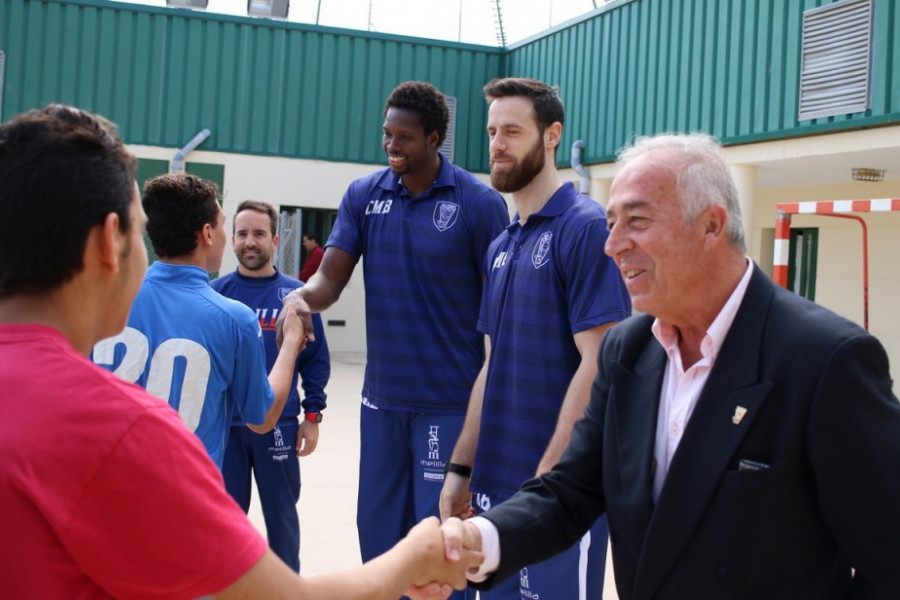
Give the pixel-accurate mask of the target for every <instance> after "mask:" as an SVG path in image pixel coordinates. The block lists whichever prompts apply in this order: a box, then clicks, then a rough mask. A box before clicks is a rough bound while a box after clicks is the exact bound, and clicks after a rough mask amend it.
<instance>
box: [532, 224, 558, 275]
mask: <svg viewBox="0 0 900 600" xmlns="http://www.w3.org/2000/svg"><path fill="white" fill-rule="evenodd" d="M552 239H553V233H551V232H549V231H547V232H544V233H543V234H541V237H540V238H538V241H537V243H536V244H535V245H534V250H532V252H531V264H533V265H534V268H535V269H540V268H541V267H543V266H544V265H546V264H547V263H548V262H550V240H552Z"/></svg>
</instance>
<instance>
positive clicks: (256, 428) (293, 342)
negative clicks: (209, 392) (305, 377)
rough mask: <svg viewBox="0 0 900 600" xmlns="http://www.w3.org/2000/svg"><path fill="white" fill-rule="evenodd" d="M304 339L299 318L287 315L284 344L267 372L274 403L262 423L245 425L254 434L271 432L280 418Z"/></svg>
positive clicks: (304, 342)
mask: <svg viewBox="0 0 900 600" xmlns="http://www.w3.org/2000/svg"><path fill="white" fill-rule="evenodd" d="M305 344H306V339H305V338H304V337H303V325H302V323H301V321H300V318H299V317H298V316H297V315H295V314H292V315H289V316H288V318H287V319H285V321H284V343H283V344H282V345H281V348H280V349H279V350H278V357H277V358H276V359H275V364H273V365H272V370H271V371H269V385H270V386H271V387H272V391H273V392H274V393H275V401H274V402H273V403H272V406H271V407H269V410H268V411H267V412H266V418H265V420H264V421H263V422H262V423H247V427H249V428H250V430H251V431H253V432H255V433H267V432H269V431H272V429H273V428H274V427H275V425H277V424H278V419H280V418H281V412H282V411H283V410H284V405H285V403H286V402H287V398H288V395H289V394H290V392H291V382H292V381H293V380H294V364H295V363H296V362H297V354H299V353H300V351H301V350H302V349H303V346H304V345H305Z"/></svg>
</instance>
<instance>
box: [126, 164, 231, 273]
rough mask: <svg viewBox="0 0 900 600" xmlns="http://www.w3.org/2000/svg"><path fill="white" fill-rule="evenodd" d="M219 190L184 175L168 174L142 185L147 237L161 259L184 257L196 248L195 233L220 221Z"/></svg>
mask: <svg viewBox="0 0 900 600" xmlns="http://www.w3.org/2000/svg"><path fill="white" fill-rule="evenodd" d="M218 191H219V190H218V187H217V186H216V184H215V183H214V182H212V181H207V180H205V179H201V178H200V177H197V176H196V175H190V174H187V173H170V174H167V175H160V176H159V177H154V178H153V179H150V180H148V181H147V182H146V183H145V184H144V198H143V202H144V212H145V213H147V235H149V236H150V241H151V242H152V243H153V251H154V252H156V253H157V254H158V255H159V257H160V258H177V257H180V256H187V255H188V254H190V253H191V252H193V251H194V250H195V249H196V248H197V232H198V231H200V230H201V229H203V226H204V225H206V224H207V223H209V224H210V225H212V226H213V227H215V226H216V223H217V221H218V218H219V203H218V201H217V197H218Z"/></svg>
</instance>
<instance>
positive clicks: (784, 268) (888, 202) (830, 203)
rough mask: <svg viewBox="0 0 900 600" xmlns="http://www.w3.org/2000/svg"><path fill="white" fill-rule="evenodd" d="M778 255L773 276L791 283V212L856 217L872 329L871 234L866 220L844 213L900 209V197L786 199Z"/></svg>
mask: <svg viewBox="0 0 900 600" xmlns="http://www.w3.org/2000/svg"><path fill="white" fill-rule="evenodd" d="M775 208H776V210H777V216H776V218H775V256H774V258H773V261H772V266H773V269H772V279H774V280H775V283H777V284H778V285H780V286H782V287H788V263H789V262H790V243H791V215H804V214H806V215H819V216H823V217H841V218H844V219H853V220H855V221H857V222H859V224H860V225H861V226H862V235H863V239H862V246H863V248H862V251H863V265H862V271H863V272H862V276H863V326H864V327H865V328H866V329H867V330H868V329H869V236H868V229H867V227H866V222H865V221H864V220H863V219H862V218H860V217H857V216H854V215H847V214H841V213H853V212H862V213H867V212H888V211H900V198H875V199H871V200H823V201H820V202H784V203H782V204H778V205H777V206H776V207H775Z"/></svg>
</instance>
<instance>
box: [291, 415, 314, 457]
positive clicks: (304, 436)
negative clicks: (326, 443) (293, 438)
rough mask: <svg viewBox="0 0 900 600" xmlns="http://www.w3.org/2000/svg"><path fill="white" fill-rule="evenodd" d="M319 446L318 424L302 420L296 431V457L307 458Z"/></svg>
mask: <svg viewBox="0 0 900 600" xmlns="http://www.w3.org/2000/svg"><path fill="white" fill-rule="evenodd" d="M318 444H319V424H318V423H315V422H313V421H307V420H305V419H304V420H303V422H302V423H300V428H299V429H297V445H296V446H294V447H295V448H297V456H309V455H310V454H312V453H313V452H315V451H316V446H317V445H318Z"/></svg>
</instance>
